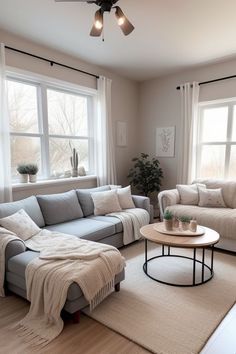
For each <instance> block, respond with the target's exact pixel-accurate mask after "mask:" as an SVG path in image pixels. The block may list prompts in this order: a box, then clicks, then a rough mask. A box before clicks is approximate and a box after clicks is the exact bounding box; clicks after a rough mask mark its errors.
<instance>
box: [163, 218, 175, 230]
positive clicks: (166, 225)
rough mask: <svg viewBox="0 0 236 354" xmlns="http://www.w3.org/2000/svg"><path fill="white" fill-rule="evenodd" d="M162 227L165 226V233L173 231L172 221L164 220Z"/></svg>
mask: <svg viewBox="0 0 236 354" xmlns="http://www.w3.org/2000/svg"><path fill="white" fill-rule="evenodd" d="M164 226H165V229H166V231H172V230H173V222H172V220H166V219H164Z"/></svg>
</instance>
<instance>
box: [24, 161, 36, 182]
mask: <svg viewBox="0 0 236 354" xmlns="http://www.w3.org/2000/svg"><path fill="white" fill-rule="evenodd" d="M26 166H27V171H28V174H29V182H31V183H35V182H37V173H38V170H39V168H38V165H36V164H33V163H31V164H28V165H26Z"/></svg>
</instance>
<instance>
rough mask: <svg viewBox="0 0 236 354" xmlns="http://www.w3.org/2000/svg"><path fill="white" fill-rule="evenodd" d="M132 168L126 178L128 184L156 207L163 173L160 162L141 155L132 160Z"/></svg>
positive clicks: (143, 154) (146, 155)
mask: <svg viewBox="0 0 236 354" xmlns="http://www.w3.org/2000/svg"><path fill="white" fill-rule="evenodd" d="M132 161H133V162H134V166H133V167H132V168H131V169H130V171H129V174H128V176H127V177H128V178H129V180H130V184H131V185H132V186H133V187H135V188H136V189H137V190H138V191H139V192H141V194H143V195H145V196H146V197H150V198H151V199H152V202H153V204H154V206H155V204H156V205H157V193H158V192H159V191H160V186H161V180H162V178H163V171H162V169H161V167H160V162H159V161H158V160H157V159H156V158H152V159H151V158H150V157H149V155H148V154H145V153H141V155H140V156H139V157H135V158H133V159H132Z"/></svg>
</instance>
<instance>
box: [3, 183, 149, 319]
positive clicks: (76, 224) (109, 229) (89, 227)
mask: <svg viewBox="0 0 236 354" xmlns="http://www.w3.org/2000/svg"><path fill="white" fill-rule="evenodd" d="M109 189H110V187H109V186H103V187H98V188H93V189H80V190H76V191H75V190H72V191H69V192H66V193H60V194H51V195H40V196H36V197H35V196H31V197H29V198H26V199H24V200H20V201H16V202H12V203H4V204H0V218H3V217H6V216H9V215H11V214H13V213H15V212H17V211H18V210H20V209H24V210H25V211H26V212H27V213H28V215H29V216H30V217H31V218H32V219H33V220H34V222H35V223H36V224H37V225H38V226H39V227H40V228H46V229H48V230H51V231H58V232H62V233H67V234H71V235H75V236H78V237H80V238H83V239H86V240H91V241H96V242H102V243H106V244H109V245H113V246H115V247H117V248H120V247H122V246H123V227H122V224H121V222H120V221H119V219H117V218H115V217H109V216H95V215H93V211H94V205H93V201H92V198H91V192H99V191H106V190H109ZM132 198H133V201H134V204H135V206H136V207H139V208H143V209H145V210H147V211H148V212H149V213H150V201H149V198H146V197H141V196H132ZM5 256H6V274H5V283H6V288H7V289H9V290H10V291H12V292H14V293H16V294H18V295H20V296H22V297H24V298H26V284H25V270H26V267H27V264H28V263H29V262H30V261H31V260H32V259H33V258H35V257H37V256H38V253H37V252H33V251H30V250H28V249H25V247H24V245H23V244H22V243H21V242H19V241H17V240H14V241H12V242H10V243H9V244H8V246H7V248H6V254H5ZM123 279H124V271H122V272H121V273H120V274H118V275H117V276H116V278H115V284H116V290H119V284H120V282H121V281H122V280H123ZM87 305H88V303H87V301H86V300H85V298H84V296H83V294H82V291H81V289H80V288H79V286H78V285H77V284H75V283H73V284H72V285H71V286H70V288H69V291H68V295H67V301H66V303H65V306H64V310H66V311H67V312H69V313H71V314H73V313H76V312H78V311H79V310H80V309H82V308H84V307H86V306H87Z"/></svg>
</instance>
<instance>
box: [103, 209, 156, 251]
mask: <svg viewBox="0 0 236 354" xmlns="http://www.w3.org/2000/svg"><path fill="white" fill-rule="evenodd" d="M107 216H114V217H116V218H118V219H119V220H120V221H121V222H122V225H123V243H124V245H128V244H129V243H132V242H134V241H136V240H139V239H140V238H141V237H142V236H141V233H140V229H141V227H143V226H144V225H148V224H149V221H150V215H149V213H148V212H147V211H146V210H144V209H141V208H135V209H125V210H123V211H119V212H116V213H110V214H107Z"/></svg>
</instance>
